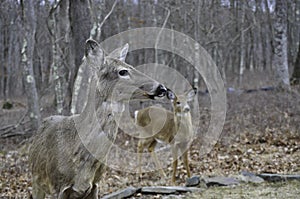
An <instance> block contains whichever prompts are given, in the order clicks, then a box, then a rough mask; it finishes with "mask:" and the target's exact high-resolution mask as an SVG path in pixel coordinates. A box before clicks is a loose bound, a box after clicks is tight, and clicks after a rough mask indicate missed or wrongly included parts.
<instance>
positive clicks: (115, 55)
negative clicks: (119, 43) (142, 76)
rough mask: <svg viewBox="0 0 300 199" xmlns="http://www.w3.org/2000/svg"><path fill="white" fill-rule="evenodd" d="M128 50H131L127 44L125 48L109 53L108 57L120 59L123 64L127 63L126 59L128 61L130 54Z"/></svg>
mask: <svg viewBox="0 0 300 199" xmlns="http://www.w3.org/2000/svg"><path fill="white" fill-rule="evenodd" d="M128 48H129V45H128V44H125V45H124V46H123V47H120V48H117V49H115V50H114V51H112V52H111V53H109V55H108V57H111V58H114V59H118V60H120V61H122V62H125V59H126V56H127V53H128Z"/></svg>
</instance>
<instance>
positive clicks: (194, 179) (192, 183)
mask: <svg viewBox="0 0 300 199" xmlns="http://www.w3.org/2000/svg"><path fill="white" fill-rule="evenodd" d="M199 184H200V177H199V176H193V177H191V178H188V179H187V180H186V184H185V186H187V187H195V186H197V185H199Z"/></svg>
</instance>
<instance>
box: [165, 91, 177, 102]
mask: <svg viewBox="0 0 300 199" xmlns="http://www.w3.org/2000/svg"><path fill="white" fill-rule="evenodd" d="M167 98H168V99H169V100H171V101H174V100H175V99H176V95H175V93H173V91H171V90H170V89H167Z"/></svg>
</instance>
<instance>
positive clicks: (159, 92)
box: [155, 84, 167, 97]
mask: <svg viewBox="0 0 300 199" xmlns="http://www.w3.org/2000/svg"><path fill="white" fill-rule="evenodd" d="M166 93H167V89H166V87H165V86H164V85H162V84H159V85H158V87H157V89H156V92H155V95H156V96H158V97H163V96H165V95H166Z"/></svg>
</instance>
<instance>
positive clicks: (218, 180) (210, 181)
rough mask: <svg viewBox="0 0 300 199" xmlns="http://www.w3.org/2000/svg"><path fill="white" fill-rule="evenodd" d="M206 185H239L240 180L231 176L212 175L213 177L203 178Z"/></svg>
mask: <svg viewBox="0 0 300 199" xmlns="http://www.w3.org/2000/svg"><path fill="white" fill-rule="evenodd" d="M203 180H204V182H205V184H206V186H207V187H210V186H230V185H238V184H239V183H240V182H239V181H238V180H237V179H236V178H231V177H222V176H217V177H211V178H204V179H203Z"/></svg>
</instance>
